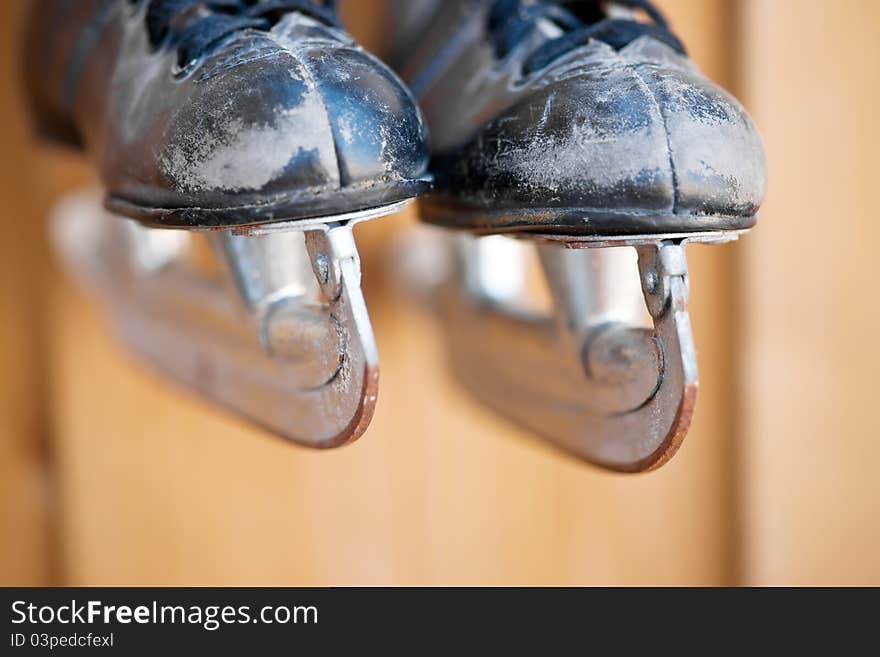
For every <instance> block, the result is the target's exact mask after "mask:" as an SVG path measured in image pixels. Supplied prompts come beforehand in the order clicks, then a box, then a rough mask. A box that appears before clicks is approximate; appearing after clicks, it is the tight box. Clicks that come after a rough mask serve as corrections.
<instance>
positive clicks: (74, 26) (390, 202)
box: [25, 0, 429, 448]
mask: <svg viewBox="0 0 880 657" xmlns="http://www.w3.org/2000/svg"><path fill="white" fill-rule="evenodd" d="M28 32H29V33H28V35H27V38H26V40H25V43H26V49H27V52H26V56H25V61H26V62H27V65H28V70H27V71H26V76H25V77H26V81H27V88H28V98H29V101H30V104H31V106H32V114H33V115H34V116H35V118H36V120H37V123H38V128H39V129H40V131H41V132H42V133H43V134H44V135H47V136H49V137H51V138H53V139H55V140H56V141H61V142H63V143H65V144H68V145H71V146H75V147H79V148H82V149H83V150H84V151H85V152H87V154H88V155H89V157H90V158H91V160H92V161H93V162H94V163H95V164H96V165H97V168H98V171H99V173H100V180H101V183H102V185H103V187H104V203H103V205H104V208H106V209H102V207H101V203H100V200H99V197H97V196H95V195H92V194H88V193H85V194H83V195H80V196H76V197H72V198H70V199H68V200H67V201H66V202H64V203H62V205H61V207H60V208H59V212H58V214H59V216H58V218H57V221H56V223H55V225H56V231H55V232H56V237H57V242H58V245H59V247H60V250H61V251H62V253H63V255H64V257H65V259H66V261H67V262H68V263H69V264H70V265H71V267H72V269H73V270H74V273H75V274H76V275H78V276H79V277H80V278H82V279H84V280H85V282H86V283H87V284H89V285H90V286H91V287H92V288H93V289H95V290H96V291H97V292H98V293H100V295H101V296H102V298H103V299H104V300H105V301H106V302H107V305H108V308H109V309H110V311H111V314H112V316H113V319H114V320H115V324H116V326H117V327H118V329H119V332H120V334H121V336H122V337H123V338H124V340H125V341H126V342H127V343H128V344H129V345H130V346H131V347H132V348H133V349H135V350H136V351H137V352H138V353H139V354H141V355H142V356H144V357H145V358H146V359H148V360H149V361H150V362H152V363H153V364H155V365H156V366H157V367H158V368H159V369H160V370H161V371H163V372H164V373H166V374H167V375H170V376H171V377H174V378H175V379H177V380H179V381H181V382H183V383H185V384H187V385H188V386H189V387H191V388H193V389H195V390H196V391H198V392H200V393H202V394H204V395H206V396H208V397H209V398H210V399H212V400H214V401H217V402H219V403H222V404H224V405H226V406H228V407H230V408H231V409H233V410H235V411H237V412H238V413H240V414H242V415H244V416H246V417H248V418H249V419H251V420H252V421H254V422H256V423H258V424H261V425H264V426H266V427H267V428H269V429H271V430H273V431H274V432H276V433H278V434H281V435H283V436H285V437H287V438H289V439H291V440H293V441H295V442H297V443H300V444H303V445H307V446H310V447H317V448H325V447H334V446H337V445H341V444H344V443H347V442H350V441H352V440H354V439H356V438H357V437H358V436H360V435H361V434H362V433H363V431H364V430H365V429H366V427H367V425H368V423H369V421H370V418H371V415H372V412H373V408H374V406H375V403H376V395H377V385H378V359H377V353H376V345H375V341H374V338H373V333H372V328H371V325H370V321H369V317H368V315H367V310H366V307H365V305H364V299H363V295H362V293H361V287H360V265H359V259H358V251H357V247H356V245H355V241H354V238H353V234H352V229H353V227H354V226H355V225H356V224H357V223H359V222H361V221H365V220H368V219H373V218H376V217H380V216H383V215H386V214H390V213H392V212H396V211H398V210H399V209H400V208H401V207H402V206H403V205H405V204H406V203H408V202H409V201H411V200H412V199H413V198H415V197H416V196H418V195H419V194H420V193H421V192H423V191H424V190H425V189H426V188H427V187H428V184H429V178H428V176H427V175H426V169H427V162H428V151H427V146H426V137H425V128H424V124H423V120H422V118H421V115H420V113H419V111H418V109H417V108H416V106H415V103H414V101H413V99H412V98H411V96H410V94H409V92H408V91H407V90H406V88H405V87H404V86H403V84H402V83H401V82H400V81H399V79H398V78H397V77H396V76H395V75H394V74H393V73H392V72H391V71H390V70H389V69H388V68H387V67H386V66H385V65H383V64H382V63H380V62H379V61H378V60H377V59H375V58H374V57H372V56H371V55H369V54H367V53H366V52H365V51H364V50H363V49H361V48H360V47H359V46H358V45H357V44H355V43H354V42H353V41H352V39H351V38H350V37H349V36H348V35H347V34H346V33H345V31H344V30H343V28H342V26H341V24H340V22H339V19H338V17H337V14H336V12H335V2H333V0H328V1H326V2H323V3H322V2H318V1H312V0H77V1H76V2H64V1H61V0H37V1H36V2H34V8H33V12H32V15H31V18H30V22H29V29H28ZM126 218H128V219H133V220H135V221H130V220H127V219H126ZM203 243H204V244H208V243H210V245H212V247H213V254H214V256H212V258H209V259H207V260H209V261H210V262H208V264H207V265H206V264H205V262H206V259H205V258H204V257H203V256H204V250H200V245H202V244H203ZM211 262H219V263H222V265H223V266H222V268H221V273H220V274H218V273H217V272H216V271H214V270H213V267H212V265H211Z"/></svg>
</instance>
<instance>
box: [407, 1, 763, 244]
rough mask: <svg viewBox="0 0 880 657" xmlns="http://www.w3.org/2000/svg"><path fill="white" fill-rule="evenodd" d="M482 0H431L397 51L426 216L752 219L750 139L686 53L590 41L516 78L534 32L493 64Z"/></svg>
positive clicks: (598, 225) (582, 228)
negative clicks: (407, 52)
mask: <svg viewBox="0 0 880 657" xmlns="http://www.w3.org/2000/svg"><path fill="white" fill-rule="evenodd" d="M487 4H488V3H486V2H473V1H471V2H467V1H463V0H462V1H456V0H453V1H452V2H449V3H448V4H445V5H444V7H443V8H442V9H441V10H440V13H439V14H438V15H437V17H436V19H435V21H434V22H433V23H432V27H430V28H429V29H428V31H427V33H426V34H425V35H423V37H422V46H421V48H420V49H419V50H418V51H417V52H416V53H415V54H414V55H413V56H412V57H410V58H404V59H403V60H401V66H400V67H401V70H402V71H403V74H404V77H405V79H407V80H408V81H409V80H414V81H416V88H417V90H419V91H420V94H419V102H420V103H421V106H422V108H423V110H424V112H425V114H426V117H427V119H428V123H429V126H430V129H431V135H432V144H433V147H434V151H435V159H434V161H433V164H432V169H433V170H434V172H435V174H436V176H437V187H436V193H435V194H434V196H433V197H432V198H431V199H430V200H429V202H428V203H427V204H426V209H427V214H428V218H429V219H430V220H432V221H436V222H439V223H443V224H447V225H452V226H458V227H467V228H474V229H478V230H482V231H484V232H492V231H493V230H496V229H497V230H499V231H500V230H509V229H514V228H523V229H525V228H529V227H530V226H532V227H534V228H536V229H554V230H564V231H568V230H570V231H573V232H610V233H631V232H640V231H655V230H656V231H692V230H714V229H724V230H730V229H737V228H746V227H749V226H751V225H753V224H754V218H755V215H756V213H757V212H758V209H759V207H760V205H761V202H762V200H763V197H764V193H765V186H766V163H765V159H764V152H763V147H762V144H761V139H760V136H759V135H758V132H757V130H756V128H755V126H754V124H753V122H752V121H751V119H750V118H749V116H748V115H747V113H746V112H745V110H744V109H743V108H742V106H741V105H740V104H739V103H738V102H737V101H736V100H735V99H734V98H733V97H732V96H730V95H729V94H728V93H726V92H725V91H724V90H722V89H721V88H719V87H718V86H716V85H714V84H713V83H711V82H710V81H708V80H707V79H706V78H705V77H703V76H702V75H701V74H700V73H699V71H698V70H697V69H696V67H695V66H694V65H693V63H692V62H690V61H689V60H688V59H687V58H686V57H684V56H682V55H680V54H679V53H678V52H676V51H675V50H673V49H672V48H670V47H669V46H667V45H665V44H663V43H661V42H659V41H657V40H655V39H652V38H650V37H641V38H639V39H637V40H636V41H634V42H633V43H631V44H630V45H629V46H627V47H625V48H623V49H622V50H621V51H616V50H615V49H613V48H611V47H610V46H608V45H607V44H604V43H601V42H597V41H594V42H591V43H589V44H588V45H586V46H584V47H582V48H579V49H577V50H574V51H572V52H571V53H569V54H567V55H566V56H565V57H563V58H560V59H559V60H557V61H556V62H554V63H553V64H551V65H550V66H549V67H548V68H546V69H544V70H541V71H537V72H536V73H535V74H533V75H531V76H523V74H522V72H521V62H522V60H523V58H524V57H525V56H526V54H527V53H528V52H530V51H531V50H532V49H533V48H534V47H535V46H536V45H538V44H540V43H542V42H543V41H544V40H546V39H547V38H548V37H547V35H546V34H542V33H540V32H539V31H535V32H534V33H533V34H531V35H530V36H529V37H528V38H527V39H526V41H525V42H524V43H523V44H521V45H520V47H519V48H518V49H517V50H516V51H514V53H513V54H512V55H511V56H510V57H509V58H508V59H507V60H498V59H497V58H496V56H495V54H494V50H493V48H492V46H491V43H490V41H489V39H488V37H487V35H486V33H485V10H486V7H487ZM435 40H436V41H435ZM443 42H445V43H447V44H448V43H450V42H452V43H454V44H455V45H454V48H450V47H449V46H448V45H447V47H446V50H445V51H444V50H443V48H442V43H443ZM452 50H454V53H453V54H450V52H451V51H452ZM438 61H443V66H438V64H437V62H438ZM429 67H430V68H429ZM426 71H427V73H426ZM455 90H458V91H457V92H456V91H455ZM453 117H455V119H453Z"/></svg>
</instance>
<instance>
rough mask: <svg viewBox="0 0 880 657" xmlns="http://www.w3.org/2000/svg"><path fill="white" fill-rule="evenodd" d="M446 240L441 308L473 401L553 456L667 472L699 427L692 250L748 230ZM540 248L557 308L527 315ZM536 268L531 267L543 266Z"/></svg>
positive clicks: (459, 372) (453, 354)
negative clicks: (529, 263) (519, 283)
mask: <svg viewBox="0 0 880 657" xmlns="http://www.w3.org/2000/svg"><path fill="white" fill-rule="evenodd" d="M523 237H524V239H521V240H516V242H518V243H519V244H520V246H519V247H518V248H512V247H511V244H512V243H515V242H514V241H513V240H511V238H509V237H499V236H492V237H483V238H480V237H473V236H470V235H457V236H454V237H451V238H447V239H448V240H449V245H450V249H451V254H452V258H451V268H450V272H451V274H450V276H449V277H448V279H447V281H446V283H445V284H444V286H443V288H444V293H443V294H442V295H440V298H441V299H442V300H441V302H440V303H439V306H438V308H437V310H438V311H439V313H440V315H441V317H442V319H443V320H444V326H445V327H446V328H447V341H448V344H449V350H450V354H451V360H452V365H453V369H454V371H455V373H456V375H457V378H458V379H459V380H460V381H461V382H462V383H463V384H464V385H465V387H466V388H467V389H468V391H469V392H470V393H472V394H473V395H474V396H475V397H477V398H478V399H480V400H481V401H482V402H484V403H486V404H487V405H488V406H490V407H492V408H493V409H495V410H496V411H498V412H500V413H501V414H502V415H504V416H506V417H507V418H509V419H511V420H513V421H514V422H516V423H517V424H519V425H521V426H523V427H526V428H528V429H530V430H532V431H534V432H535V433H537V434H539V435H541V436H543V437H544V438H546V439H547V440H549V441H550V442H551V443H553V444H555V445H556V446H558V447H560V448H563V449H564V450H566V451H568V452H570V453H572V454H574V455H576V456H577V457H579V458H581V459H583V460H585V461H588V462H591V463H593V464H597V465H600V466H602V467H605V468H608V469H611V470H615V471H621V472H639V471H645V470H650V469H653V468H656V467H659V466H660V465H662V464H663V463H665V462H666V461H667V460H668V459H669V458H671V457H672V455H673V454H674V453H675V451H676V450H677V449H678V447H679V446H680V444H681V442H682V440H683V439H684V436H685V434H686V433H687V430H688V428H689V426H690V422H691V418H692V417H693V412H694V406H695V403H696V394H697V361H696V352H695V348H694V341H693V336H692V333H691V324H690V318H689V315H688V310H687V304H688V293H689V281H688V268H687V260H686V257H685V251H684V247H685V244H686V243H687V242H689V241H698V242H713V243H715V242H724V241H730V240H733V239H736V238H737V237H738V234H737V233H708V234H691V235H687V236H674V235H668V236H646V237H642V236H633V237H626V238H592V239H584V238H577V237H570V236H553V235H541V236H535V235H528V236H523ZM528 248H534V249H537V255H538V261H539V263H540V269H541V270H542V271H543V275H544V278H545V279H546V282H547V288H548V291H549V294H550V297H551V300H552V311H550V312H548V313H544V314H541V313H536V312H534V311H525V312H524V311H523V309H522V306H521V304H519V303H518V295H519V294H520V293H521V290H519V291H518V290H516V289H513V288H515V287H516V286H512V285H511V282H510V279H511V277H513V278H517V277H519V278H520V279H522V278H523V277H522V276H521V275H519V274H517V272H520V274H521V272H522V271H523V270H524V265H523V262H522V261H521V260H522V259H523V258H524V257H525V255H527V254H526V251H525V250H526V249H528ZM532 258H533V259H534V256H533V255H532Z"/></svg>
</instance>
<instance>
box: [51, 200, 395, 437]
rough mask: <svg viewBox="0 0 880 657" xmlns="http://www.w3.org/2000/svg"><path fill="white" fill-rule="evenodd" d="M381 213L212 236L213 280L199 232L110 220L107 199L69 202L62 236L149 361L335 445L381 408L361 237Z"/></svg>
mask: <svg viewBox="0 0 880 657" xmlns="http://www.w3.org/2000/svg"><path fill="white" fill-rule="evenodd" d="M395 207H396V206H395ZM386 209H387V208H386ZM384 213H385V212H384V209H383V213H382V214H384ZM375 216H381V214H379V213H376V214H373V215H371V216H369V217H368V216H367V213H363V214H361V213H359V217H357V218H349V219H346V218H339V217H334V218H327V217H324V218H322V219H321V220H320V221H314V222H296V223H291V224H289V225H287V226H285V228H284V229H281V228H279V227H273V229H272V230H269V231H260V232H244V233H242V232H241V231H240V230H236V231H235V232H233V231H212V232H210V233H208V234H207V236H206V237H207V240H208V241H210V243H211V244H212V246H213V250H214V252H215V253H216V260H217V261H219V263H220V264H221V265H222V267H221V270H220V271H219V273H216V272H215V273H214V274H213V275H209V273H207V272H205V271H201V270H200V269H199V268H198V267H196V266H194V265H193V262H192V253H191V250H192V246H193V242H194V240H197V239H201V238H198V237H195V236H193V235H192V234H191V233H189V232H186V231H181V230H162V229H155V228H145V227H143V226H141V225H139V224H137V223H135V222H132V221H128V220H125V219H122V218H120V217H116V216H112V215H109V214H108V213H107V212H106V211H104V210H103V208H102V206H101V201H100V197H99V195H98V194H96V193H83V194H79V195H76V196H72V197H70V198H68V199H66V200H65V201H63V202H62V203H61V204H60V206H59V208H58V211H57V213H56V218H55V222H54V228H55V238H56V240H55V241H56V245H57V248H58V250H59V251H60V252H61V254H62V256H63V257H64V260H65V262H66V263H67V265H68V267H69V269H70V270H71V271H72V273H73V274H74V275H75V276H76V277H77V278H79V279H80V280H81V282H83V283H84V284H85V285H86V286H87V287H89V288H90V289H92V290H93V291H95V292H96V293H97V294H98V295H99V297H100V298H101V300H102V301H103V302H104V304H105V306H106V308H107V309H108V310H109V313H110V316H111V318H112V320H113V323H114V325H115V327H116V329H117V331H118V333H119V335H120V336H121V337H122V339H123V341H124V342H125V343H126V344H127V345H128V346H129V347H130V348H131V349H133V350H134V351H135V352H136V353H137V354H139V355H140V356H141V357H143V358H144V359H146V360H147V361H149V362H150V363H151V364H152V365H154V366H155V367H156V368H157V369H158V370H159V371H161V372H162V373H164V374H165V375H167V376H169V377H171V378H173V379H175V380H177V381H179V382H181V383H183V384H185V385H186V386H187V387H189V388H191V389H192V390H194V391H196V392H198V393H199V394H201V395H203V396H205V397H207V398H208V399H209V400H211V401H213V402H216V403H218V404H220V405H222V406H224V407H227V408H229V409H231V410H232V411H234V412H236V413H237V414H239V415H241V416H243V417H245V418H247V419H248V420H250V421H251V422H254V423H256V424H258V425H261V426H263V427H265V428H266V429H268V430H270V431H272V432H274V433H276V434H278V435H280V436H282V437H284V438H286V439H288V440H291V441H293V442H295V443H298V444H300V445H304V446H308V447H313V448H330V447H337V446H340V445H344V444H346V443H350V442H352V441H354V440H355V439H357V438H358V437H359V436H361V435H362V434H363V432H364V431H365V430H366V428H367V426H368V425H369V423H370V420H371V418H372V415H373V411H374V409H375V405H376V398H377V394H378V377H379V370H378V354H377V349H376V344H375V339H374V336H373V330H372V326H371V324H370V319H369V316H368V314H367V308H366V305H365V303H364V298H363V294H362V292H361V286H360V283H361V272H360V261H359V258H358V252H357V247H356V245H355V242H354V237H353V234H352V227H353V226H354V224H356V223H357V222H358V221H363V220H366V219H367V218H373V217H375Z"/></svg>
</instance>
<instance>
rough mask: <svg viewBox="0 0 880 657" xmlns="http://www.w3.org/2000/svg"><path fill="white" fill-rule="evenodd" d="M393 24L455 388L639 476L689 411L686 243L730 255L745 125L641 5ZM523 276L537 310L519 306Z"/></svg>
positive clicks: (746, 163)
mask: <svg viewBox="0 0 880 657" xmlns="http://www.w3.org/2000/svg"><path fill="white" fill-rule="evenodd" d="M395 17H396V21H395V22H396V25H397V35H396V42H397V43H398V45H399V46H400V47H399V50H398V54H397V55H396V56H394V61H395V65H396V67H397V68H398V70H399V71H400V72H401V75H402V77H403V78H404V79H405V80H406V81H407V82H408V83H409V84H410V87H411V90H412V91H413V93H414V95H415V96H416V97H417V99H418V100H419V103H420V105H421V107H422V109H423V111H424V112H425V116H426V119H427V121H428V125H429V128H430V134H431V146H432V152H433V161H432V172H433V173H434V175H435V178H436V187H435V191H434V192H433V193H432V194H431V195H430V196H429V197H428V198H426V199H424V200H423V202H422V213H423V218H424V219H425V220H426V221H428V222H429V223H432V224H435V225H439V226H442V227H444V228H451V229H456V230H457V231H458V232H459V234H458V235H456V236H455V237H451V238H448V239H447V248H448V249H449V255H450V257H449V262H450V263H451V265H450V268H449V272H450V273H449V276H448V277H447V278H446V280H445V281H444V282H443V283H442V284H441V285H440V287H441V289H442V290H443V293H442V294H433V295H431V298H432V299H440V301H439V303H438V304H437V305H438V312H439V313H440V315H441V318H442V320H443V322H444V325H445V328H446V329H447V338H448V343H449V349H450V353H451V359H452V363H453V366H454V369H455V371H456V373H457V375H458V377H459V379H460V380H461V381H462V382H463V383H464V384H465V386H467V388H468V389H469V390H470V392H472V393H473V394H474V395H475V396H476V397H478V398H479V399H481V400H483V401H484V402H485V403H487V404H488V405H489V406H491V407H493V408H494V409H496V410H498V411H500V412H501V413H502V414H504V415H505V416H507V417H509V418H511V419H513V420H515V421H516V422H518V423H519V424H521V425H524V426H526V427H528V428H530V429H532V430H533V431H535V432H537V433H539V434H541V435H543V436H545V437H546V438H548V439H549V440H550V441H552V442H553V443H554V444H556V445H558V446H560V447H562V448H564V449H566V450H568V451H570V452H572V453H574V454H576V455H578V456H579V457H581V458H583V459H585V460H587V461H590V462H593V463H596V464H599V465H602V466H605V467H607V468H610V469H613V470H618V471H642V470H647V469H651V468H655V467H658V466H659V465H661V464H662V463H664V462H666V461H667V460H668V459H669V458H670V457H671V456H672V455H673V454H674V453H675V451H676V449H677V448H678V447H679V445H680V444H681V441H682V439H683V438H684V436H685V434H686V433H687V430H688V427H689V425H690V421H691V417H692V415H693V411H694V406H695V402H696V390H697V363H696V354H695V349H694V343H693V337H692V334H691V325H690V320H689V316H688V309H687V303H688V269H687V261H686V258H685V251H684V248H685V245H686V244H688V243H697V242H698V243H719V242H725V241H730V240H735V239H737V238H738V237H739V236H740V235H741V234H742V233H743V232H744V231H746V230H748V229H750V228H751V227H752V226H753V225H754V224H755V219H756V215H757V212H758V209H759V206H760V204H761V201H762V198H763V195H764V187H765V177H766V172H765V168H766V167H765V162H764V155H763V149H762V145H761V140H760V137H759V136H758V133H757V131H756V129H755V128H754V126H753V124H752V122H751V120H750V119H749V117H748V116H747V115H746V113H745V111H744V110H743V108H742V107H741V106H740V104H739V103H738V102H737V101H736V100H735V99H734V98H732V97H731V96H730V95H728V94H727V93H726V92H724V91H723V90H721V89H720V88H718V87H716V86H715V85H713V84H712V83H711V82H709V81H707V80H706V79H705V78H704V77H703V76H702V75H700V73H699V72H698V71H697V69H696V67H695V66H694V65H693V63H692V62H691V61H690V60H689V59H688V57H687V55H686V53H685V49H684V47H683V45H682V44H681V42H680V41H679V39H678V38H677V37H676V36H675V35H674V34H673V33H672V32H671V31H670V29H669V27H668V25H667V23H666V21H665V20H664V18H663V17H662V16H661V15H660V13H659V12H658V11H657V10H656V9H655V8H654V7H653V6H652V5H651V4H650V3H649V2H647V1H646V0H617V1H609V2H599V1H596V0H593V1H586V0H585V1H582V2H562V1H558V2H553V1H545V0H473V1H471V0H451V1H442V2H438V1H436V0H417V1H416V2H398V3H397V5H396V8H395ZM484 235H492V237H479V236H484ZM511 238H515V239H516V241H513V240H512V239H511ZM535 256H537V258H535ZM530 259H532V260H536V261H537V262H539V263H540V270H542V271H543V276H544V279H545V280H546V283H547V288H548V289H549V293H550V297H551V298H552V311H549V312H544V313H541V312H537V311H536V308H535V307H534V305H531V306H530V305H528V304H526V305H525V306H524V302H523V299H524V297H525V296H527V292H528V288H529V286H528V284H527V283H526V281H527V277H526V272H527V271H528V263H529V262H530Z"/></svg>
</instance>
